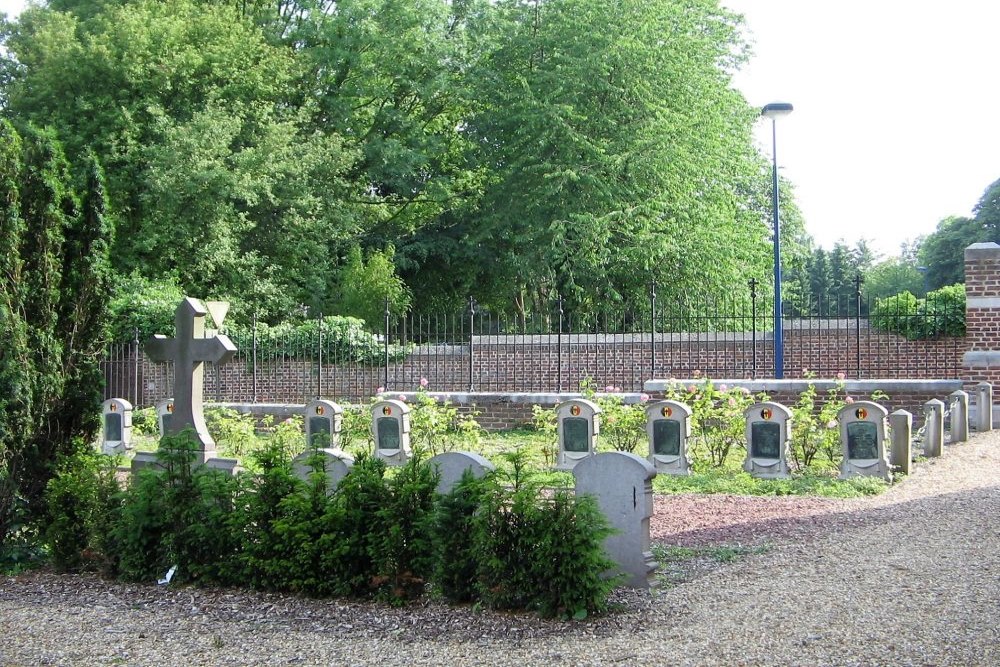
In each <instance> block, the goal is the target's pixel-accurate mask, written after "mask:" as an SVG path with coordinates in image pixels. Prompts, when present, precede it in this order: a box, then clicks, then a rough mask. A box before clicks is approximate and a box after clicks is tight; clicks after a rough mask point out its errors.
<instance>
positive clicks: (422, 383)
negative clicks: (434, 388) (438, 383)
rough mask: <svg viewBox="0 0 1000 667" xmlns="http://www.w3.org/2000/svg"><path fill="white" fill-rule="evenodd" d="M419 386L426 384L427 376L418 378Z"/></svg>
mask: <svg viewBox="0 0 1000 667" xmlns="http://www.w3.org/2000/svg"><path fill="white" fill-rule="evenodd" d="M420 386H421V387H426V386H427V378H420Z"/></svg>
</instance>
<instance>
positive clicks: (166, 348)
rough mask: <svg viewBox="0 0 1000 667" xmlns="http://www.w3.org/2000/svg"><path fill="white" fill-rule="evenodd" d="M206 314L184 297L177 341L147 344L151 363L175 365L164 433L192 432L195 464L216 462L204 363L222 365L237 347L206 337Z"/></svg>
mask: <svg viewBox="0 0 1000 667" xmlns="http://www.w3.org/2000/svg"><path fill="white" fill-rule="evenodd" d="M207 314H208V310H207V309H206V308H205V304H203V303H202V302H201V301H199V300H197V299H192V298H190V297H185V299H184V300H183V301H181V303H180V305H179V306H177V311H176V313H175V315H174V325H175V328H176V330H177V331H176V337H175V338H167V337H165V336H161V335H156V336H153V338H151V339H150V340H149V342H147V343H146V354H147V355H148V356H149V358H150V359H152V360H153V361H173V362H174V412H173V418H172V419H171V420H170V423H169V425H168V426H167V429H166V433H167V434H168V435H173V434H175V433H180V432H181V431H184V430H185V429H191V430H192V431H193V437H194V439H195V441H196V443H197V445H198V450H199V451H198V457H197V462H198V463H204V462H205V461H208V460H209V459H212V458H215V441H214V440H213V439H212V436H211V435H209V433H208V427H207V426H206V425H205V414H204V411H203V396H202V394H203V391H204V365H205V362H206V361H210V362H213V363H216V364H222V363H225V362H227V361H229V360H230V359H232V358H233V355H234V354H236V346H235V345H233V343H232V341H230V340H229V338H228V337H227V336H212V337H210V338H206V337H205V315H207ZM217 324H218V323H217Z"/></svg>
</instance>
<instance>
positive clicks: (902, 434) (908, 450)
mask: <svg viewBox="0 0 1000 667" xmlns="http://www.w3.org/2000/svg"><path fill="white" fill-rule="evenodd" d="M889 431H890V433H891V434H892V455H891V456H890V457H889V463H890V464H891V465H892V469H893V470H895V471H896V472H900V473H902V474H904V475H909V474H910V463H911V462H912V461H913V441H912V440H911V438H912V437H913V415H911V414H910V413H909V412H907V411H906V410H896V411H895V412H893V413H892V414H891V415H889Z"/></svg>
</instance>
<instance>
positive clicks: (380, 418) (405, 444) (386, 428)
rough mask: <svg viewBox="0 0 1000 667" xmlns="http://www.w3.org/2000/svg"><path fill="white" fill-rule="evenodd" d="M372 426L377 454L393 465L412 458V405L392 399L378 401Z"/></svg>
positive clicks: (374, 408) (373, 412) (373, 407)
mask: <svg viewBox="0 0 1000 667" xmlns="http://www.w3.org/2000/svg"><path fill="white" fill-rule="evenodd" d="M371 428H372V440H373V441H374V442H375V456H377V457H378V458H380V459H382V460H383V461H385V462H386V464H387V465H391V466H401V465H404V464H405V463H406V462H407V461H408V460H409V459H410V456H412V452H411V451H410V406H408V405H407V404H406V403H403V402H402V401H397V400H392V399H390V400H385V401H377V402H376V403H375V404H374V405H372V426H371Z"/></svg>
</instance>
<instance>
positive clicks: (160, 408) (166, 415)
mask: <svg viewBox="0 0 1000 667" xmlns="http://www.w3.org/2000/svg"><path fill="white" fill-rule="evenodd" d="M173 419H174V399H172V398H165V399H163V400H162V401H159V402H158V403H157V404H156V425H157V427H158V428H159V429H160V437H161V438H162V437H163V436H165V435H166V434H167V432H168V429H169V428H170V423H171V422H172V421H173Z"/></svg>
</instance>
